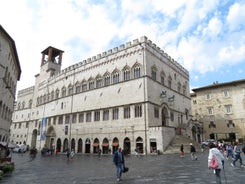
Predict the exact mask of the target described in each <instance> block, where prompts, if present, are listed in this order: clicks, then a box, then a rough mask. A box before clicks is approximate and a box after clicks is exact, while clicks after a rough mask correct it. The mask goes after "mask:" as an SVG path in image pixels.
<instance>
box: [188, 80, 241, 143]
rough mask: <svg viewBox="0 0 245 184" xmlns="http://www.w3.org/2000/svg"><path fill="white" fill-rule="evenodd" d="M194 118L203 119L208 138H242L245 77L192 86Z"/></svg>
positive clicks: (230, 139)
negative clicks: (197, 86) (243, 78)
mask: <svg viewBox="0 0 245 184" xmlns="http://www.w3.org/2000/svg"><path fill="white" fill-rule="evenodd" d="M193 91H194V93H193V94H191V100H192V114H193V116H194V119H197V120H199V121H200V122H202V123H203V128H204V136H205V139H217V140H219V139H225V140H228V141H235V140H236V141H240V142H243V140H244V138H245V80H237V81H231V82H226V83H218V82H215V83H213V84H212V85H209V86H204V87H201V88H196V89H193Z"/></svg>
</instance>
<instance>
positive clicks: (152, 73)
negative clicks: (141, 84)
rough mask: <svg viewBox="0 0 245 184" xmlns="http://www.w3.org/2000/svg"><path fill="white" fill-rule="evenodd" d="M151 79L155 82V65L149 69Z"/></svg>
mask: <svg viewBox="0 0 245 184" xmlns="http://www.w3.org/2000/svg"><path fill="white" fill-rule="evenodd" d="M151 78H152V79H153V80H154V81H156V80H157V67H156V66H155V65H154V66H152V67H151Z"/></svg>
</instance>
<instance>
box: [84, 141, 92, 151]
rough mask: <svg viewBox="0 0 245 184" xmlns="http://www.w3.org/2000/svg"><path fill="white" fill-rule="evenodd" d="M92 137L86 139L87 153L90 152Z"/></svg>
mask: <svg viewBox="0 0 245 184" xmlns="http://www.w3.org/2000/svg"><path fill="white" fill-rule="evenodd" d="M90 145H91V143H90V139H89V138H87V139H86V141H85V153H90Z"/></svg>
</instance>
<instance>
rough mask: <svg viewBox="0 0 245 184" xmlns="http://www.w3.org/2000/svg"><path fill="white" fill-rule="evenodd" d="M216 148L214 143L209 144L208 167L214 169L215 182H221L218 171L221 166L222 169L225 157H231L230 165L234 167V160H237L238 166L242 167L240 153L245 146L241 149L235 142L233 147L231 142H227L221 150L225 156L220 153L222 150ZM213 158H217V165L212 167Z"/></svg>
mask: <svg viewBox="0 0 245 184" xmlns="http://www.w3.org/2000/svg"><path fill="white" fill-rule="evenodd" d="M218 148H219V147H218V146H217V145H215V144H214V143H210V144H209V155H208V167H209V168H210V169H213V170H214V173H215V176H216V183H218V184H221V177H220V172H221V169H222V168H223V169H224V162H225V157H226V159H227V160H228V159H229V157H232V162H231V166H232V167H236V162H237V161H238V160H239V162H240V167H244V165H243V162H242V157H241V153H242V152H243V153H244V154H245V146H243V148H242V149H241V148H240V146H239V145H238V143H237V142H236V143H234V147H233V146H232V145H231V144H228V145H227V146H226V148H225V150H223V151H224V153H225V154H226V156H224V155H225V154H222V151H221V150H220V149H218ZM213 157H214V158H213ZM215 159H216V160H217V166H216V167H213V166H212V165H213V163H214V162H216V161H214V160H215Z"/></svg>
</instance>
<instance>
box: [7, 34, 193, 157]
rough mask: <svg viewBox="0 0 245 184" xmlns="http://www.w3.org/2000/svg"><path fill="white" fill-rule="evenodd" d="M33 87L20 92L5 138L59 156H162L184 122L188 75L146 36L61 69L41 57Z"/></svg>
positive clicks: (53, 54) (50, 54)
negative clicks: (120, 152)
mask: <svg viewBox="0 0 245 184" xmlns="http://www.w3.org/2000/svg"><path fill="white" fill-rule="evenodd" d="M41 54H42V57H41V67H40V73H39V74H37V75H36V76H35V78H36V82H35V86H32V87H29V88H27V89H24V90H21V91H19V92H18V101H17V105H16V109H15V112H14V116H13V122H14V123H13V125H12V128H11V131H12V133H11V139H12V141H14V142H15V143H26V144H28V145H30V146H31V147H33V146H35V147H36V148H37V149H42V148H43V147H47V148H54V149H55V150H56V151H59V152H64V151H65V150H66V149H68V148H71V149H74V151H75V152H76V153H97V152H98V150H99V149H101V150H102V152H103V153H104V154H107V153H111V152H113V151H114V150H115V149H117V147H118V146H121V147H122V148H123V149H124V150H125V152H126V153H129V154H130V153H132V152H133V151H134V150H135V149H138V150H139V152H140V153H142V154H148V153H156V152H157V151H159V152H163V151H164V150H165V149H166V147H167V146H168V144H169V142H170V141H171V139H172V138H173V137H174V135H175V132H176V128H178V127H179V126H181V125H183V124H187V122H188V121H189V113H190V111H191V99H190V94H189V73H188V71H187V70H186V69H184V68H183V67H182V66H181V65H180V64H178V63H177V62H176V61H175V60H174V59H172V58H171V57H170V56H168V54H166V53H165V52H164V51H162V50H161V49H160V48H159V47H157V46H156V44H154V43H152V41H151V40H149V39H148V38H147V37H145V36H143V37H141V38H140V39H135V40H133V41H132V42H128V43H126V44H122V45H120V46H119V47H115V48H113V49H111V50H108V51H107V52H103V53H101V54H98V55H96V56H93V57H91V58H88V59H86V60H83V61H82V62H79V63H77V64H74V65H72V66H70V67H68V68H65V69H63V70H61V65H62V55H63V51H62V50H59V49H57V48H54V47H48V48H47V49H45V50H44V51H43V52H42V53H41Z"/></svg>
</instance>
